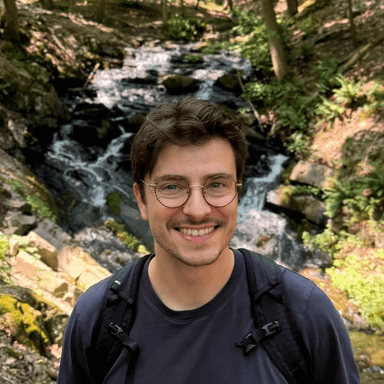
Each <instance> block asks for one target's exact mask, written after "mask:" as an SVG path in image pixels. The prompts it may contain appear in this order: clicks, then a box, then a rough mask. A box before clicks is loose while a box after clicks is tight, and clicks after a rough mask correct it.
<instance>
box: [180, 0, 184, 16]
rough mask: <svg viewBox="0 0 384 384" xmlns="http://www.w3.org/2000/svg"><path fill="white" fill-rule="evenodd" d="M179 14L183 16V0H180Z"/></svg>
mask: <svg viewBox="0 0 384 384" xmlns="http://www.w3.org/2000/svg"><path fill="white" fill-rule="evenodd" d="M180 15H181V16H183V17H184V0H180Z"/></svg>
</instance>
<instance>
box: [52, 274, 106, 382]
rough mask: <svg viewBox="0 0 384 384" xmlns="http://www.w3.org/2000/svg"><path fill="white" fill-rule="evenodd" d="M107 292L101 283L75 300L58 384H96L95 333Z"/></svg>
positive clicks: (65, 338) (104, 285)
mask: <svg viewBox="0 0 384 384" xmlns="http://www.w3.org/2000/svg"><path fill="white" fill-rule="evenodd" d="M106 288H107V280H103V281H101V282H100V283H98V284H96V285H95V286H93V287H91V288H90V289H89V290H88V291H86V292H85V293H84V294H83V295H81V296H80V298H79V299H78V301H77V303H76V305H75V307H74V309H73V312H72V314H71V316H70V318H69V321H68V325H67V328H66V330H65V334H64V342H63V349H62V354H61V361H60V369H59V377H58V381H57V383H58V384H74V383H81V384H93V383H96V374H97V373H96V372H97V366H96V364H97V363H96V359H95V331H97V329H98V328H97V324H98V318H99V314H100V311H101V310H102V305H103V298H104V293H105V289H106Z"/></svg>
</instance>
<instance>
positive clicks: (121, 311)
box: [95, 255, 151, 382]
mask: <svg viewBox="0 0 384 384" xmlns="http://www.w3.org/2000/svg"><path fill="white" fill-rule="evenodd" d="M150 256H151V255H146V256H144V257H142V258H140V259H138V260H135V261H134V262H132V263H128V264H126V265H125V266H124V267H123V268H121V269H120V270H119V271H118V272H116V273H115V274H114V275H112V276H111V277H110V280H109V289H108V290H107V294H106V298H105V302H104V308H103V312H102V314H101V320H100V323H99V326H100V330H99V335H98V339H97V342H96V354H95V355H96V358H97V361H98V363H99V365H98V367H99V368H100V379H101V382H102V378H103V377H105V375H106V374H107V372H109V370H110V369H111V367H112V366H113V364H114V362H115V361H116V359H117V357H118V356H119V354H120V352H121V351H122V349H123V348H128V349H129V350H130V356H131V357H136V356H137V354H138V345H137V343H136V342H135V341H134V340H132V339H131V338H130V337H129V330H130V329H131V327H132V324H133V320H134V307H135V304H136V299H137V295H138V291H139V284H140V277H141V274H142V271H143V268H144V265H145V263H146V261H147V260H148V258H149V257H150ZM127 366H128V362H127Z"/></svg>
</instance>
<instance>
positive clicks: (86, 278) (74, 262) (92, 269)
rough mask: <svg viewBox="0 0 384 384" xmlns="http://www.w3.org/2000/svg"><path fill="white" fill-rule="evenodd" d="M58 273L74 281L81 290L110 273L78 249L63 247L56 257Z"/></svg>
mask: <svg viewBox="0 0 384 384" xmlns="http://www.w3.org/2000/svg"><path fill="white" fill-rule="evenodd" d="M58 262H59V271H63V272H66V273H67V274H68V275H69V276H70V277H72V278H73V279H75V281H76V284H77V285H78V286H79V287H80V288H81V289H88V288H89V287H91V286H92V285H94V284H96V283H97V282H99V281H100V280H102V279H104V278H106V277H108V276H110V275H111V273H110V272H109V271H108V270H107V269H106V268H104V267H102V266H101V265H100V264H99V263H98V262H97V261H95V260H94V259H93V258H92V257H91V256H90V255H89V254H88V253H87V252H85V251H84V250H82V249H81V248H80V247H65V248H63V249H62V250H61V252H60V253H59V255H58Z"/></svg>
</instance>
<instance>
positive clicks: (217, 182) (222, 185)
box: [204, 177, 237, 207]
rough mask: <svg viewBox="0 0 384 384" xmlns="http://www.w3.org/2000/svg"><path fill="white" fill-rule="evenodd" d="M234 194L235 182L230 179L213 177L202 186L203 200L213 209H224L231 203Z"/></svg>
mask: <svg viewBox="0 0 384 384" xmlns="http://www.w3.org/2000/svg"><path fill="white" fill-rule="evenodd" d="M236 192H237V191H236V181H235V180H233V179H232V178H230V177H219V178H216V177H215V178H212V179H209V180H208V181H207V182H206V183H205V185H204V196H205V200H206V201H207V203H208V204H210V205H212V206H214V207H224V206H226V205H228V204H229V203H231V202H232V200H233V199H234V198H235V196H236Z"/></svg>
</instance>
